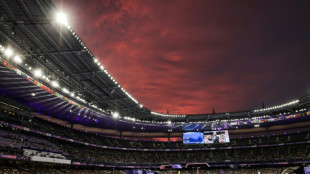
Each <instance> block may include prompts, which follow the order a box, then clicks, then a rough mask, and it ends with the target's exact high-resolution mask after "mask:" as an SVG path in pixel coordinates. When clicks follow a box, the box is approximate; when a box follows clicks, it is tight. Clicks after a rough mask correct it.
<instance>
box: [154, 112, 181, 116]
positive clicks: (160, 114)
mask: <svg viewBox="0 0 310 174" xmlns="http://www.w3.org/2000/svg"><path fill="white" fill-rule="evenodd" d="M151 114H153V115H158V116H163V117H186V115H175V114H162V113H158V112H153V111H152V112H151Z"/></svg>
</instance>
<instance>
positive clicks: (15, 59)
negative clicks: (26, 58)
mask: <svg viewBox="0 0 310 174" xmlns="http://www.w3.org/2000/svg"><path fill="white" fill-rule="evenodd" d="M14 61H15V62H16V63H22V59H21V58H20V57H19V56H15V57H14Z"/></svg>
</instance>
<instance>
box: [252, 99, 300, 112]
mask: <svg viewBox="0 0 310 174" xmlns="http://www.w3.org/2000/svg"><path fill="white" fill-rule="evenodd" d="M298 102H299V100H294V101H291V102H288V103H285V104H282V105H278V106H273V107H269V108H263V109H257V110H254V112H262V111H269V110H274V109H279V108H283V107H286V106H290V105H294V104H296V103H298Z"/></svg>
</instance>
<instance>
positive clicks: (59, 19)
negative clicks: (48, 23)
mask: <svg viewBox="0 0 310 174" xmlns="http://www.w3.org/2000/svg"><path fill="white" fill-rule="evenodd" d="M56 20H57V22H59V23H61V24H63V25H66V26H68V25H69V24H68V18H67V15H66V14H65V13H63V12H58V13H57V14H56Z"/></svg>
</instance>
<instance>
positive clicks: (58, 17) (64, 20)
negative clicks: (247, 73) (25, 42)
mask: <svg viewBox="0 0 310 174" xmlns="http://www.w3.org/2000/svg"><path fill="white" fill-rule="evenodd" d="M56 20H57V22H59V23H60V24H63V25H65V26H66V27H67V28H68V29H70V31H71V32H72V34H73V35H74V38H75V39H77V40H78V42H79V43H80V44H81V45H82V47H83V48H84V49H86V50H87V52H88V53H89V54H90V55H91V57H93V59H94V62H95V64H97V65H98V66H99V68H100V69H101V70H102V71H104V73H106V75H107V76H108V77H109V78H110V79H111V80H112V81H113V82H114V84H115V85H116V86H117V87H119V88H120V89H121V90H122V91H123V92H124V93H125V94H126V95H127V96H128V97H129V98H130V99H131V100H132V101H134V102H135V103H136V104H138V105H139V107H140V108H143V105H142V104H139V102H138V101H137V100H136V99H135V98H133V97H132V96H131V95H130V94H129V93H128V92H127V91H126V90H125V89H124V88H122V87H121V86H120V85H119V84H118V83H117V81H116V80H115V79H114V78H113V77H112V76H111V75H110V74H109V73H108V71H107V70H106V69H105V68H104V66H103V65H102V64H101V63H100V62H99V60H98V59H97V58H95V57H94V56H93V55H92V54H91V52H90V51H89V49H87V47H86V46H85V44H84V43H83V42H82V41H81V40H80V38H79V37H78V36H77V34H76V33H75V32H74V31H73V30H72V29H71V27H70V25H69V22H68V18H67V15H66V14H64V13H62V12H58V13H57V14H56Z"/></svg>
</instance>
